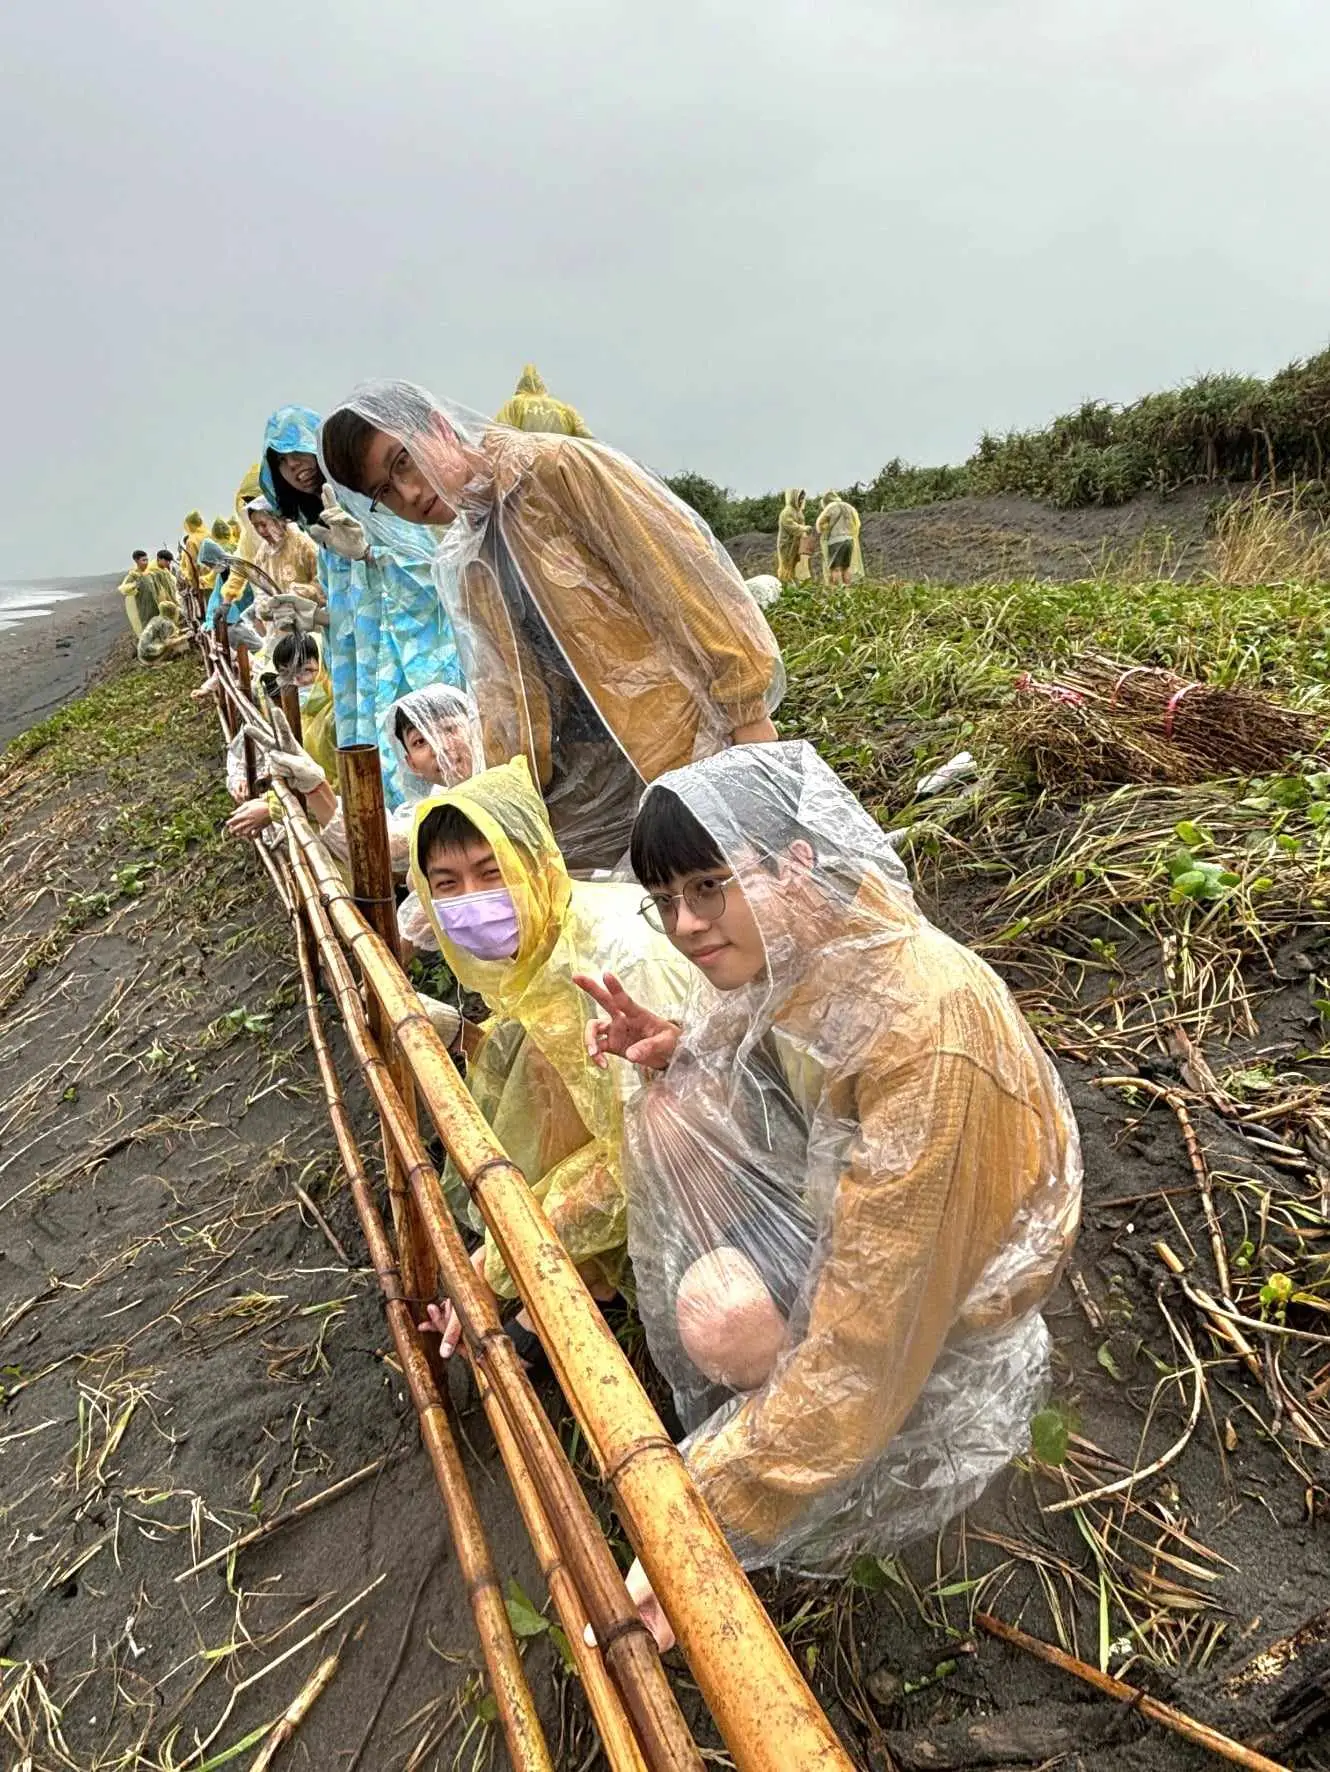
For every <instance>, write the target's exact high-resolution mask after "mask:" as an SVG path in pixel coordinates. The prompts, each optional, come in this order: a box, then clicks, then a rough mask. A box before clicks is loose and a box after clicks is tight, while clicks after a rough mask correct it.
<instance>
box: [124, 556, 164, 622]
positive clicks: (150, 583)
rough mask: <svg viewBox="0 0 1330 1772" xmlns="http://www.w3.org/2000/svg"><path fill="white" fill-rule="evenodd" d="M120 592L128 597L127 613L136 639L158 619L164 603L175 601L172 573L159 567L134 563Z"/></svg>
mask: <svg viewBox="0 0 1330 1772" xmlns="http://www.w3.org/2000/svg"><path fill="white" fill-rule="evenodd" d="M120 595H121V596H122V597H123V598H124V599H125V615H126V616H127V618H128V620H129V625H130V627H131V628H132V629H133V632H134V635H135V637H136V638H137V636H138V635H140V634H141V633H142V632H143V630H144V628H145V627H147V625H148V623H149V622H150V621H153V620H154V619H155V618H156V616H157V613H158V609H159V606H160V605H161V604H162V603H163V602H167V603H173V602H174V600H175V586H174V585H173V584H172V581H171V575H170V573H169V572H167V571H165V570H164V569H163V568H162V567H160V566H145V567H142V568H139V567H138V566H131V567H130V569H129V571H128V572H127V573H126V574H125V576H124V577H123V578H122V579H121V581H120Z"/></svg>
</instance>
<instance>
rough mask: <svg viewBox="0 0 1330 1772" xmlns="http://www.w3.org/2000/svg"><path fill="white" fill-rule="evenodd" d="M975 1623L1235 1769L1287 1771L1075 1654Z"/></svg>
mask: <svg viewBox="0 0 1330 1772" xmlns="http://www.w3.org/2000/svg"><path fill="white" fill-rule="evenodd" d="M974 1621H975V1623H976V1624H977V1625H978V1626H979V1627H980V1629H981V1630H986V1631H987V1632H988V1634H989V1636H990V1637H996V1638H997V1639H998V1640H999V1641H1000V1642H1003V1643H1010V1644H1011V1645H1012V1646H1013V1648H1016V1649H1024V1650H1025V1651H1026V1653H1027V1654H1028V1655H1035V1656H1037V1657H1038V1658H1039V1660H1040V1661H1046V1662H1048V1664H1049V1665H1050V1666H1051V1667H1056V1668H1061V1670H1062V1672H1063V1673H1066V1674H1074V1675H1075V1677H1076V1678H1077V1679H1078V1680H1084V1681H1085V1683H1086V1685H1087V1686H1093V1687H1094V1688H1095V1690H1096V1691H1099V1692H1103V1693H1106V1694H1107V1695H1108V1697H1110V1698H1118V1699H1121V1700H1122V1702H1123V1703H1124V1704H1129V1705H1131V1707H1132V1708H1133V1709H1134V1710H1138V1711H1139V1712H1140V1713H1141V1715H1142V1716H1143V1717H1149V1719H1150V1721H1151V1722H1152V1723H1160V1724H1162V1726H1163V1727H1164V1728H1165V1729H1171V1730H1172V1731H1173V1733H1174V1734H1175V1735H1181V1736H1182V1738H1183V1740H1184V1741H1191V1742H1195V1744H1196V1745H1197V1747H1204V1748H1208V1749H1209V1750H1210V1752H1211V1753H1212V1754H1218V1755H1219V1757H1220V1758H1221V1759H1224V1760H1228V1761H1230V1762H1231V1763H1232V1764H1233V1765H1235V1766H1245V1767H1246V1768H1247V1769H1248V1772H1288V1768H1287V1767H1286V1766H1282V1765H1281V1764H1280V1763H1279V1762H1278V1761H1277V1760H1269V1759H1267V1758H1266V1757H1265V1755H1264V1754H1261V1753H1257V1752H1256V1750H1255V1749H1254V1748H1250V1747H1244V1746H1243V1745H1242V1743H1241V1742H1240V1741H1234V1740H1233V1738H1232V1737H1231V1736H1229V1735H1221V1734H1220V1733H1219V1731H1218V1729H1211V1728H1210V1726H1209V1725H1208V1724H1206V1723H1198V1722H1197V1721H1196V1719H1195V1718H1194V1717H1189V1716H1188V1715H1187V1714H1186V1712H1185V1711H1180V1710H1175V1709H1174V1708H1173V1706H1172V1705H1171V1704H1162V1703H1161V1702H1160V1701H1159V1699H1157V1698H1151V1697H1149V1696H1148V1694H1146V1693H1144V1692H1142V1691H1141V1690H1140V1688H1139V1687H1137V1686H1129V1685H1128V1684H1127V1682H1126V1681H1125V1680H1118V1679H1115V1678H1114V1677H1113V1675H1112V1674H1105V1673H1100V1671H1099V1669H1098V1668H1097V1667H1091V1666H1090V1664H1089V1663H1088V1662H1085V1661H1078V1660H1077V1658H1076V1657H1075V1656H1074V1655H1068V1654H1067V1653H1066V1652H1065V1651H1064V1650H1062V1649H1055V1648H1054V1647H1053V1645H1052V1643H1045V1642H1043V1641H1042V1640H1041V1639H1040V1638H1039V1637H1032V1636H1029V1635H1028V1634H1027V1633H1026V1632H1025V1631H1023V1630H1019V1629H1018V1628H1017V1627H1016V1626H1015V1625H1014V1624H1004V1623H1003V1622H1002V1620H1001V1619H1000V1618H994V1617H993V1616H992V1614H991V1613H989V1612H976V1613H975V1615H974Z"/></svg>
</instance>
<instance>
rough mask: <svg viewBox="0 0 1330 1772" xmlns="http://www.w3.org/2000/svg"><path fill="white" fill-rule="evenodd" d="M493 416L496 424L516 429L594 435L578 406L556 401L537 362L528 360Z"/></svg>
mask: <svg viewBox="0 0 1330 1772" xmlns="http://www.w3.org/2000/svg"><path fill="white" fill-rule="evenodd" d="M494 417H495V422H496V423H497V424H501V425H511V426H512V427H513V429H514V430H516V431H556V432H558V433H559V435H561V436H564V437H589V436H590V435H591V432H590V431H589V430H588V429H587V427H586V423H585V421H584V420H583V418H582V415H581V413H580V412H579V411H578V410H577V408H576V407H575V406H569V405H567V404H565V402H564V401H562V400H556V399H555V398H554V396H553V394H551V393H550V391H549V389H548V388H547V387H546V386H545V383H544V380H543V379H542V377H541V374H540V371H539V370H538V369H537V368H536V366H535V364H534V363H528V364H527V366H526V368H525V369H524V370H523V371H522V373H521V375H520V376H518V378H517V388H516V390H515V391H514V393H513V395H512V398H511V399H508V400H505V401H504V403H503V405H502V406H501V407H500V408H499V410H498V411H497V412H496V413H495V415H494Z"/></svg>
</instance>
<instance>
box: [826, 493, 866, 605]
mask: <svg viewBox="0 0 1330 1772" xmlns="http://www.w3.org/2000/svg"><path fill="white" fill-rule="evenodd" d="M815 527H816V529H817V533H818V535H819V536H821V538H822V579H823V582H824V583H826V582H827V581H828V580H829V577H830V572H831V559H832V553H833V550H836V551H838V552H839V553H842V554H843V553H844V552H845V550H846V546H847V544H848V549H849V559H848V562H847V563H846V566H845V568H844V569H845V570H847V571H848V573H849V578H850V583H851V584H858V582H859V580H860V579H861V578H862V577H863V575H864V556H863V553H862V552H861V550H860V547H859V527H860V519H859V513H858V511H857V510H856V509H855V507H854V506H853V505H852V504H851V503H850V501H849V499H847V498H842V497H841V495H840V494H839V493H838V492H828V493H827V494H826V496H825V497H824V499H823V500H822V509H821V510H820V511H819V512H818V513H817V523H816V525H815Z"/></svg>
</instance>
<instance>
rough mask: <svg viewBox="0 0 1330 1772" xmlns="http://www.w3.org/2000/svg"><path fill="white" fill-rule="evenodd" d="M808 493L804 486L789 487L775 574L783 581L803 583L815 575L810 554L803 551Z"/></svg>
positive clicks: (778, 527)
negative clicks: (805, 502)
mask: <svg viewBox="0 0 1330 1772" xmlns="http://www.w3.org/2000/svg"><path fill="white" fill-rule="evenodd" d="M807 496H808V495H807V494H806V493H805V492H804V491H803V489H802V487H799V486H791V487H789V488H788V489H787V490H786V493H785V503H784V505H783V506H782V507H781V513H780V520H779V521H778V523H777V525H776V576H777V578H779V579H780V582H781V583H782V584H783V585H790V584H802V583H803V581H804V580H805V579H808V578H811V577H812V576H813V573H812V568H811V567H810V566H809V564H808V556H807V555H806V554H805V553H804V551H803V539H804V537H805V536H806V535H807V534H808V525H807V523H805V522H804V500H805V498H806V497H807Z"/></svg>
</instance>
